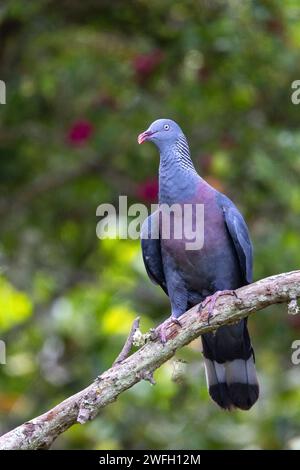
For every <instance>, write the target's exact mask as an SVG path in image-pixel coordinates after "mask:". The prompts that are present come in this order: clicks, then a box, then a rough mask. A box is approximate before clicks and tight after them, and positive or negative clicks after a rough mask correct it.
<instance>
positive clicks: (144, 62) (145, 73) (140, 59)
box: [133, 49, 164, 83]
mask: <svg viewBox="0 0 300 470" xmlns="http://www.w3.org/2000/svg"><path fill="white" fill-rule="evenodd" d="M163 57H164V54H163V52H162V51H161V50H160V49H154V50H153V51H152V52H149V53H148V54H140V55H138V56H136V57H135V59H134V60H133V68H134V71H135V75H136V79H137V81H138V82H140V83H142V82H144V81H145V80H147V78H149V77H150V75H151V74H152V73H153V72H154V71H155V70H156V69H157V67H158V66H159V65H160V64H161V62H162V60H163Z"/></svg>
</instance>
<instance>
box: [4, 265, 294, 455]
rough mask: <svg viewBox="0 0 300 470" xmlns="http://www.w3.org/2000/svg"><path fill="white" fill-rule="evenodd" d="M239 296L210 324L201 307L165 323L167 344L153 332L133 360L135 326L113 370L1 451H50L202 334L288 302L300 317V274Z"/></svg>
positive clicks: (223, 304) (13, 435) (225, 300)
mask: <svg viewBox="0 0 300 470" xmlns="http://www.w3.org/2000/svg"><path fill="white" fill-rule="evenodd" d="M235 293H236V297H235V296H230V295H226V296H225V295H224V296H222V297H220V298H219V299H218V301H217V303H216V305H215V307H214V311H213V314H212V315H210V317H209V321H208V312H209V304H208V305H205V307H204V308H201V305H196V306H195V307H193V308H191V309H190V310H189V311H188V312H186V313H185V314H183V315H182V316H181V317H180V323H181V327H180V326H178V325H176V324H172V323H166V327H167V342H166V344H164V345H163V344H161V342H160V341H159V339H157V338H155V337H154V336H155V335H154V336H153V334H152V332H150V333H147V334H146V335H144V336H145V337H146V338H147V339H148V340H147V342H146V344H145V345H144V346H142V347H141V348H140V349H139V350H138V351H136V352H135V353H134V354H132V355H130V356H129V354H130V350H131V346H132V343H133V342H134V339H135V335H136V333H137V331H139V330H138V327H139V319H136V320H135V322H134V324H133V325H132V328H131V331H130V334H129V336H128V338H127V341H126V343H125V345H124V347H123V349H122V351H121V353H120V355H119V356H118V358H117V359H116V361H115V362H114V364H113V365H112V367H111V368H110V369H108V370H107V371H105V372H103V373H102V374H101V375H99V376H98V377H97V378H96V379H95V380H94V381H93V382H92V383H91V384H90V385H89V386H88V387H87V388H85V389H84V390H81V391H80V392H78V393H76V394H75V395H72V396H71V397H69V398H67V399H66V400H64V401H63V402H61V403H59V404H58V405H57V406H55V407H54V408H52V409H51V410H49V411H47V412H46V413H44V414H42V415H40V416H38V417H36V418H34V419H32V420H31V421H29V422H26V423H24V424H22V425H21V426H19V427H17V428H15V429H13V430H12V431H10V432H8V433H6V434H4V435H3V436H1V437H0V449H2V450H4V449H42V448H43V449H48V448H49V447H50V446H51V444H52V443H53V441H54V440H55V439H56V438H57V437H58V436H59V435H60V434H62V433H63V432H64V431H66V430H67V429H68V428H70V427H71V426H73V425H74V424H76V423H81V424H83V423H85V422H87V421H89V420H92V419H94V418H95V417H96V416H97V415H98V414H99V412H100V411H101V409H102V408H104V407H105V406H107V405H109V404H110V403H112V402H113V401H115V400H116V399H117V398H118V397H119V395H120V394H121V393H122V392H124V391H125V390H127V389H129V388H131V387H132V386H133V385H135V384H136V383H137V382H139V381H141V380H143V379H145V380H149V381H150V382H151V383H154V380H153V372H154V371H155V370H156V369H158V368H159V367H160V366H161V365H162V364H163V363H164V362H166V361H167V360H168V359H170V358H171V357H172V356H174V355H175V353H176V351H177V350H178V349H180V348H182V347H183V346H185V345H187V344H188V343H190V342H191V341H193V340H194V339H196V338H197V337H199V336H200V335H202V334H203V333H208V332H209V331H213V330H216V329H217V328H218V327H220V326H222V325H226V324H229V323H234V322H236V321H238V320H240V319H242V318H245V317H247V316H249V315H251V314H252V313H254V312H256V311H259V310H262V309H264V308H265V307H268V306H269V305H272V304H277V303H287V304H288V311H289V313H298V307H297V299H298V298H299V297H300V270H298V271H292V272H289V273H282V274H277V275H274V276H271V277H268V278H265V279H261V280H259V281H257V282H254V283H253V284H250V285H248V286H244V287H241V288H239V289H237V290H236V291H235Z"/></svg>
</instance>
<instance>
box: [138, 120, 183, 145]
mask: <svg viewBox="0 0 300 470" xmlns="http://www.w3.org/2000/svg"><path fill="white" fill-rule="evenodd" d="M180 136H183V132H182V130H181V129H180V127H179V126H178V124H176V122H175V121H172V120H171V119H157V120H156V121H154V122H152V124H151V125H150V126H149V127H148V129H147V130H146V131H145V132H142V133H141V134H140V135H139V136H138V143H139V144H143V143H144V142H146V141H148V140H149V141H150V142H153V143H154V144H155V145H156V147H158V148H159V150H162V149H163V148H164V147H165V146H166V145H168V146H169V145H172V144H173V143H175V142H176V141H177V140H178V138H179V137H180Z"/></svg>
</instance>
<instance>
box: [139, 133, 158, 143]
mask: <svg viewBox="0 0 300 470" xmlns="http://www.w3.org/2000/svg"><path fill="white" fill-rule="evenodd" d="M153 134H155V132H151V131H145V132H142V133H141V134H140V135H139V136H138V143H139V144H143V143H144V142H146V140H149V137H151V136H152V135H153Z"/></svg>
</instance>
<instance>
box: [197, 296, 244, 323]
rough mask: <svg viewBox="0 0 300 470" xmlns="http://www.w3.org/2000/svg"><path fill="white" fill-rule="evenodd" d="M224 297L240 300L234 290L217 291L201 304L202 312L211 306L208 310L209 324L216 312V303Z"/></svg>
mask: <svg viewBox="0 0 300 470" xmlns="http://www.w3.org/2000/svg"><path fill="white" fill-rule="evenodd" d="M222 295H233V296H234V297H236V298H238V296H237V294H236V292H235V291H234V290H217V292H215V293H214V294H213V295H209V296H208V297H206V299H205V300H204V301H203V302H202V303H201V310H202V309H203V308H204V307H206V305H208V304H210V305H209V308H208V316H207V321H208V323H209V321H210V318H211V316H212V314H213V312H214V308H215V305H216V302H217V300H218V298H219V297H221V296H222Z"/></svg>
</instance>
